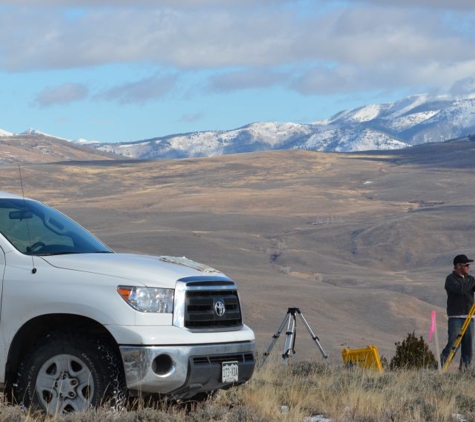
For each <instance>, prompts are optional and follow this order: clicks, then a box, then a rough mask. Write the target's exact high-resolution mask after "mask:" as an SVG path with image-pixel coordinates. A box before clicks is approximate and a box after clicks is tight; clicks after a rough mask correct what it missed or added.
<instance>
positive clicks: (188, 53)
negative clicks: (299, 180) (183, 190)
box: [0, 0, 475, 142]
mask: <svg viewBox="0 0 475 422" xmlns="http://www.w3.org/2000/svg"><path fill="white" fill-rule="evenodd" d="M474 91H475V2H473V0H352V1H331V0H313V1H310V0H15V1H12V0H10V1H2V0H0V129H3V130H6V131H10V132H22V131H24V130H27V129H28V128H29V127H33V128H35V129H38V130H40V131H42V132H45V133H49V134H53V135H56V136H60V137H64V138H67V139H71V140H75V139H79V138H83V139H87V140H97V141H100V142H126V141H133V140H140V139H147V138H152V137H156V136H165V135H169V134H174V133H182V132H193V131H202V130H228V129H234V128H237V127H240V126H243V125H246V124H249V123H253V122H260V121H288V122H295V123H310V122H313V121H317V120H322V119H325V118H328V117H330V116H331V115H333V114H335V113H337V112H338V111H341V110H344V109H349V108H354V107H357V106H360V105H365V104H369V103H381V102H390V101H395V100H397V99H400V98H402V97H404V96H406V95H412V94H420V93H425V94H433V95H453V96H463V95H465V94H470V93H473V92H474Z"/></svg>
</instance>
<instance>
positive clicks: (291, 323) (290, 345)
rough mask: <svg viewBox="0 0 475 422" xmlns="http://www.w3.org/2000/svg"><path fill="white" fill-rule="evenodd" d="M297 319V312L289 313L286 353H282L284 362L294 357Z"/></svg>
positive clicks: (285, 344)
mask: <svg viewBox="0 0 475 422" xmlns="http://www.w3.org/2000/svg"><path fill="white" fill-rule="evenodd" d="M296 324H297V320H296V319H295V314H289V318H288V324H287V332H286V337H285V343H284V353H283V354H282V358H283V363H287V360H288V359H290V358H291V357H292V353H295V352H294V338H295V328H296Z"/></svg>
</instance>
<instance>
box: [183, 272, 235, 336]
mask: <svg viewBox="0 0 475 422" xmlns="http://www.w3.org/2000/svg"><path fill="white" fill-rule="evenodd" d="M174 325H176V326H179V327H184V328H188V329H190V330H197V331H201V330H204V331H206V330H220V329H221V330H230V329H231V330H237V329H240V328H241V327H242V326H243V323H242V314H241V305H240V303H239V296H238V292H237V288H236V284H235V283H234V282H233V281H232V280H230V279H229V278H225V277H219V278H218V277H213V276H211V277H209V278H208V277H206V278H205V277H188V278H185V279H181V280H179V281H178V283H177V289H176V297H175V315H174Z"/></svg>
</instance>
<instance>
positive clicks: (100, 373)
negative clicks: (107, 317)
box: [15, 333, 127, 415]
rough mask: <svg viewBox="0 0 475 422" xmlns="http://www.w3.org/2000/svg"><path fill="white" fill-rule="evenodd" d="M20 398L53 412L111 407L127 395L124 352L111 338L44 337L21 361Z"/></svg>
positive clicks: (122, 400) (121, 403)
mask: <svg viewBox="0 0 475 422" xmlns="http://www.w3.org/2000/svg"><path fill="white" fill-rule="evenodd" d="M15 396H16V399H17V401H19V402H20V403H22V404H23V405H24V406H25V407H27V408H29V407H33V408H37V409H41V410H43V411H45V412H46V413H48V414H49V415H56V414H62V413H70V412H80V411H84V410H87V409H88V408H90V407H99V406H102V405H108V406H110V407H112V408H115V409H119V408H121V407H122V406H123V405H124V404H125V401H126V399H127V388H126V383H125V377H124V371H123V365H122V361H121V358H120V356H118V353H117V352H116V351H115V350H114V348H113V347H111V346H110V345H109V344H108V343H107V342H104V341H101V340H100V339H96V338H93V337H90V336H83V335H78V334H73V333H53V334H49V335H48V336H46V337H45V338H43V339H41V340H40V341H39V342H38V343H37V344H36V345H35V346H34V347H33V348H32V350H31V351H30V352H29V353H28V354H27V355H26V357H25V359H24V360H23V362H22V363H21V365H20V369H19V371H18V378H17V382H16V393H15Z"/></svg>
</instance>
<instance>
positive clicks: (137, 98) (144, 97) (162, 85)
mask: <svg viewBox="0 0 475 422" xmlns="http://www.w3.org/2000/svg"><path fill="white" fill-rule="evenodd" d="M176 80H177V77H176V75H165V76H160V75H158V76H152V77H149V78H144V79H141V80H138V81H134V82H127V83H124V84H121V85H117V86H114V87H112V88H109V89H106V90H103V91H101V92H99V93H98V94H96V95H95V98H97V99H101V100H106V101H114V102H118V103H119V104H133V103H135V104H144V103H147V102H150V101H155V100H157V99H159V98H162V97H163V96H164V95H166V94H167V93H168V92H170V91H171V90H173V88H174V87H175V84H176Z"/></svg>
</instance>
